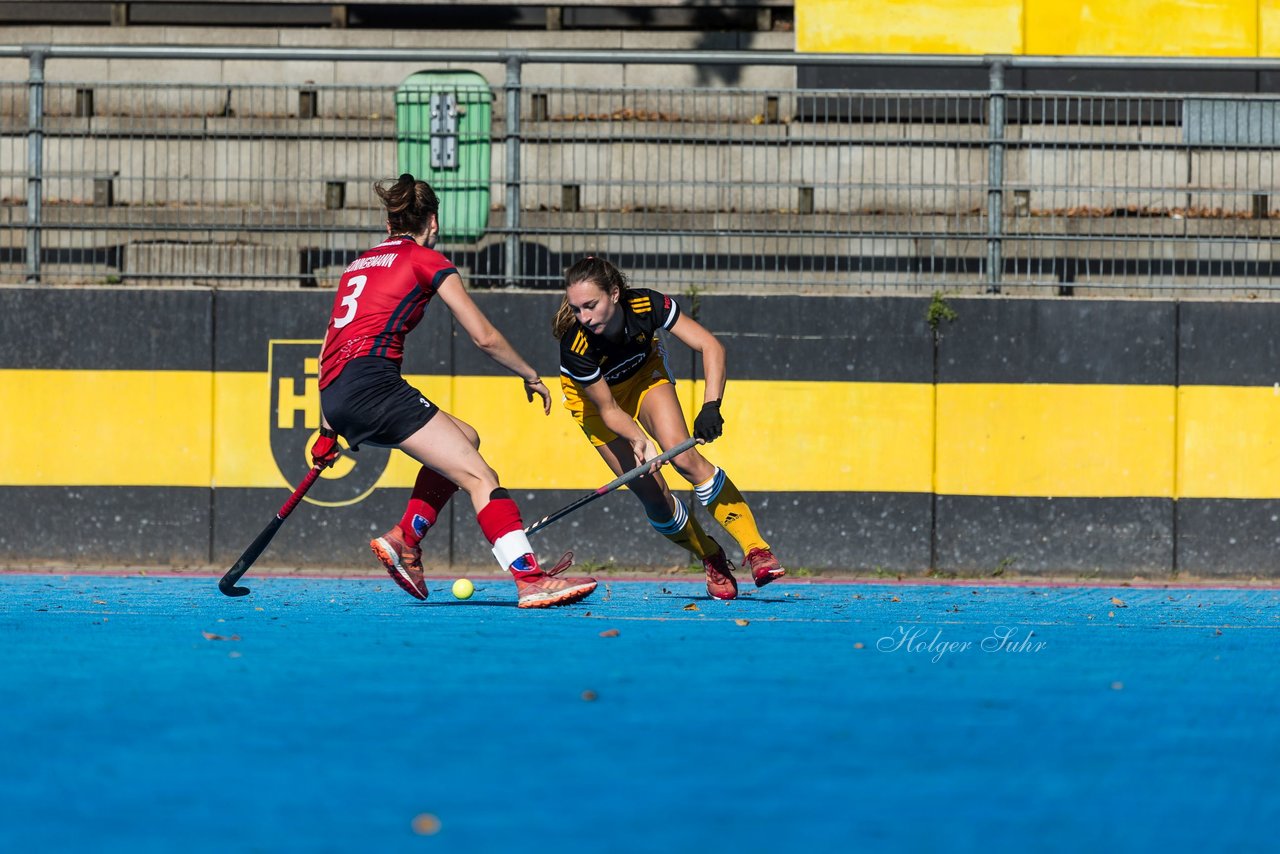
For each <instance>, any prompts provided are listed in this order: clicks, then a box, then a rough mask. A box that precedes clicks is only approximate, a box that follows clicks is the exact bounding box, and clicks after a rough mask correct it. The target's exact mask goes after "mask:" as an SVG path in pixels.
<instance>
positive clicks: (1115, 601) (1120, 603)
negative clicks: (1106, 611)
mask: <svg viewBox="0 0 1280 854" xmlns="http://www.w3.org/2000/svg"><path fill="white" fill-rule="evenodd" d="M1111 604H1112V605H1115V606H1116V607H1117V608H1128V607H1129V606H1128V605H1126V604H1124V600H1123V599H1117V598H1116V597H1114V596H1112V597H1111Z"/></svg>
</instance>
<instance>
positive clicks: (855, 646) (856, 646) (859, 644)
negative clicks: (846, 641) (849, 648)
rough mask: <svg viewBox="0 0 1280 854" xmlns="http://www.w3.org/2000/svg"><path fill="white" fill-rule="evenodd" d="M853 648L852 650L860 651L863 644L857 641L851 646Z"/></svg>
mask: <svg viewBox="0 0 1280 854" xmlns="http://www.w3.org/2000/svg"><path fill="white" fill-rule="evenodd" d="M853 648H854V649H862V648H863V643H862V641H858V642H857V643H855V644H854V645H853Z"/></svg>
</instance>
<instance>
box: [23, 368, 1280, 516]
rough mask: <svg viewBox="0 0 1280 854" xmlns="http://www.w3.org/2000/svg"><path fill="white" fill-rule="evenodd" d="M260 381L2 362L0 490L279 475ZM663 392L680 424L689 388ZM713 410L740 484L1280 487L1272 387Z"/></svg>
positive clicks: (1009, 392) (402, 471)
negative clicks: (670, 396)
mask: <svg viewBox="0 0 1280 854" xmlns="http://www.w3.org/2000/svg"><path fill="white" fill-rule="evenodd" d="M409 380H410V381H411V382H412V383H413V384H414V385H416V386H417V387H418V388H420V389H421V390H422V391H424V392H425V393H426V394H427V395H428V396H429V397H430V398H431V399H432V400H434V401H435V402H436V403H437V404H439V405H440V406H441V407H443V408H444V409H446V410H447V411H451V412H453V413H454V414H456V415H458V416H459V417H461V418H463V419H464V420H466V421H468V422H470V423H471V424H473V425H474V426H475V427H476V428H477V429H478V430H479V431H480V435H481V438H482V440H483V444H482V446H481V448H482V450H483V452H484V454H485V457H486V459H488V460H489V462H490V463H491V464H492V465H493V466H494V468H496V469H497V470H498V472H499V474H500V475H501V477H502V480H503V483H504V485H506V486H508V487H510V488H512V489H566V490H588V489H593V488H595V487H597V486H599V485H600V484H602V483H605V482H606V481H608V480H609V479H611V475H610V473H609V472H608V470H607V469H606V468H605V466H604V463H603V462H602V461H601V460H600V458H599V456H598V455H597V454H596V452H595V451H594V450H593V449H592V448H591V446H590V444H589V443H588V442H587V440H586V439H585V438H584V437H583V436H582V434H581V432H580V431H579V430H578V427H577V425H576V424H574V422H573V420H572V419H571V418H570V417H569V415H568V414H567V413H566V412H565V411H564V410H563V408H561V406H560V403H559V394H558V393H554V392H553V394H555V398H556V400H555V404H554V405H553V408H552V412H551V415H549V416H543V415H542V414H541V411H540V410H539V409H538V408H537V407H536V406H535V405H534V404H530V403H527V402H526V401H525V398H524V394H523V391H522V389H521V385H520V383H519V381H518V380H516V379H513V378H508V377H475V376H469V377H444V376H412V377H409ZM269 383H270V380H269V376H268V375H267V374H266V373H220V374H216V375H215V374H209V373H204V372H194V371H38V370H31V371H22V370H11V371H0V407H2V408H3V411H4V413H5V419H4V421H3V431H2V432H0V483H2V484H3V485H7V486H180V487H207V486H211V485H212V486H216V487H237V488H244V487H259V488H264V487H269V488H283V487H286V486H287V484H286V483H285V482H284V479H283V477H282V475H280V473H279V470H278V468H277V466H276V462H275V460H274V459H273V458H272V454H271V443H270V424H271V413H270V412H269V407H270V401H271V393H270V392H271V390H270V385H269ZM677 394H678V395H679V396H680V399H681V403H682V406H683V407H684V409H685V414H686V416H687V417H688V419H689V420H690V421H692V418H693V416H694V415H695V414H696V412H697V409H698V406H699V405H700V404H701V401H702V384H701V382H682V383H679V384H678V385H677ZM722 412H723V414H724V418H725V422H726V430H727V432H726V434H725V435H724V437H723V438H721V439H720V440H718V441H716V442H715V443H713V444H712V445H710V446H708V447H706V448H705V449H704V452H705V454H706V456H707V457H708V459H710V460H711V461H712V462H714V463H715V464H717V465H719V466H721V467H722V468H724V469H725V471H727V472H728V473H729V474H730V475H731V476H732V477H733V478H734V480H735V481H736V482H737V483H738V485H739V486H740V487H742V489H744V490H747V491H748V492H764V491H773V492H792V491H797V492H913V493H927V492H930V491H931V490H934V489H936V490H937V491H938V492H939V493H942V494H948V495H993V496H1031V497H1035V496H1040V497H1171V496H1174V495H1176V496H1178V497H1186V498H1277V497H1280V392H1277V391H1276V390H1275V389H1273V388H1270V387H1264V388H1255V387H1248V388H1240V387H1218V386H1188V387H1184V388H1180V389H1174V388H1173V387H1170V386H1115V385H1032V384H1026V385H1021V384H1007V385H1002V384H972V385H969V384H944V385H940V386H938V387H937V389H936V418H935V389H934V386H932V385H929V384H926V383H901V384H899V383H837V382H787V381H759V380H733V381H731V382H730V383H729V386H728V389H727V393H726V396H725V400H724V404H723V407H722ZM1175 416H1176V422H1175ZM935 425H936V431H937V441H936V449H937V450H936V462H935V450H934V448H935V435H934V431H935ZM416 473H417V466H416V464H415V463H413V462H412V461H411V460H409V458H408V457H406V456H404V455H403V454H398V453H397V454H392V455H391V462H390V464H389V466H388V468H387V471H386V472H385V473H384V475H383V477H382V480H381V481H380V482H379V486H380V487H403V488H407V487H410V486H411V485H412V484H413V480H414V477H415V475H416ZM668 477H669V479H670V480H671V482H672V483H673V484H675V485H677V486H678V487H681V488H683V487H682V484H683V481H681V480H680V479H679V477H678V475H676V474H675V472H674V471H672V470H668ZM1175 487H1176V491H1175Z"/></svg>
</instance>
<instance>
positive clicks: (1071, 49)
mask: <svg viewBox="0 0 1280 854" xmlns="http://www.w3.org/2000/svg"><path fill="white" fill-rule="evenodd" d="M795 14H796V49H797V50H800V51H807V52H814V53H891V54H893V53H918V54H967V55H982V54H1007V55H1015V56H1016V55H1030V56H1164V57H1233V56H1236V57H1257V56H1261V57H1274V56H1280V0H1112V2H1099V0H865V2H841V0H796V7H795Z"/></svg>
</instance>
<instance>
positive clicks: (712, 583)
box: [702, 549, 738, 599]
mask: <svg viewBox="0 0 1280 854" xmlns="http://www.w3.org/2000/svg"><path fill="white" fill-rule="evenodd" d="M702 566H703V567H704V568H705V569H706V570H707V593H708V594H709V595H710V596H711V598H712V599H737V598H738V579H736V578H734V577H733V562H732V561H730V560H729V557H728V555H726V554H725V553H724V549H717V550H716V553H715V554H711V555H707V556H706V557H704V558H703V559H702Z"/></svg>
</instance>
